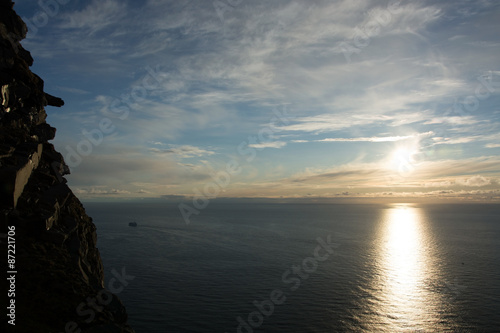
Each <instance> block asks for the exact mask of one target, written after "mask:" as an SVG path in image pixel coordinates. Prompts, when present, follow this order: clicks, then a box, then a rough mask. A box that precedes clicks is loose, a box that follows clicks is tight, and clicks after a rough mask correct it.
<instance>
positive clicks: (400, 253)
mask: <svg viewBox="0 0 500 333" xmlns="http://www.w3.org/2000/svg"><path fill="white" fill-rule="evenodd" d="M85 206H86V207H87V212H88V213H89V215H90V216H92V217H93V218H94V222H95V224H96V225H97V228H98V235H99V240H98V246H99V250H100V251H101V255H102V257H103V261H104V265H105V266H104V267H105V271H106V274H107V277H106V278H107V282H106V284H109V280H110V279H111V278H113V274H112V273H111V271H112V269H115V270H116V271H120V272H121V271H122V269H125V270H126V273H127V274H129V275H133V276H135V278H134V279H133V280H131V281H129V284H128V285H127V286H126V287H125V288H124V289H123V291H122V292H121V293H120V294H119V296H120V298H121V299H122V300H123V302H124V303H125V305H126V307H127V309H128V313H129V322H130V324H131V325H132V326H133V327H134V328H135V329H136V331H137V333H150V332H245V333H246V332H499V329H500V251H499V249H500V205H479V204H474V205H472V204H471V205H463V204H462V205H416V204H394V205H325V204H323V205H313V204H304V205H291V204H248V205H242V204H216V203H213V204H211V205H210V206H209V207H208V208H207V209H205V210H203V211H201V213H200V215H199V216H193V218H192V222H191V224H189V225H186V224H185V223H184V221H183V220H182V216H181V215H180V213H179V210H178V208H177V206H176V205H169V204H165V203H142V204H139V203H87V204H86V205H85ZM134 219H136V221H137V223H138V226H137V227H136V228H134V227H129V226H128V223H129V222H131V221H133V220H134ZM328 236H330V242H329V238H328ZM318 238H319V239H318ZM322 244H323V245H322ZM329 244H330V245H329Z"/></svg>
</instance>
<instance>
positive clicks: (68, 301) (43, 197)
mask: <svg viewBox="0 0 500 333" xmlns="http://www.w3.org/2000/svg"><path fill="white" fill-rule="evenodd" d="M12 7H13V3H12V1H11V0H0V88H1V91H0V199H1V200H0V228H1V230H0V232H1V234H0V236H1V237H0V242H1V247H2V249H5V250H6V249H7V244H6V243H7V242H8V241H7V239H8V238H7V235H6V234H7V232H8V230H11V229H9V228H12V227H15V239H16V243H15V246H16V248H15V250H16V252H15V256H16V258H15V267H14V268H15V270H16V272H17V273H16V275H15V278H16V280H15V289H14V290H15V297H12V299H15V326H11V327H9V329H10V331H15V332H30V333H33V332H74V333H77V332H82V333H85V332H88V333H89V332H129V333H131V332H134V331H133V330H132V329H131V328H130V327H129V325H128V324H127V323H126V321H127V315H126V311H125V309H124V307H123V305H122V303H121V302H120V300H119V299H118V298H117V297H116V296H115V295H113V294H111V293H110V292H109V291H107V290H106V289H104V286H103V284H104V282H103V281H104V274H103V266H102V261H101V257H100V255H99V251H98V249H97V248H96V240H97V236H96V227H95V225H94V224H93V223H92V219H91V218H90V217H88V216H87V214H86V213H85V209H84V208H83V206H82V204H81V203H80V201H79V200H78V199H77V198H76V197H75V195H74V194H73V193H72V192H71V190H70V188H69V187H68V186H67V185H66V180H65V179H64V177H63V176H64V175H65V174H69V168H68V166H67V165H66V164H65V163H64V160H63V157H62V156H61V154H60V153H58V152H57V151H55V149H54V146H53V145H52V144H50V143H49V142H48V141H49V140H52V139H53V138H54V136H55V132H56V130H55V128H53V127H51V126H49V125H48V124H47V123H46V122H45V119H46V117H47V114H46V113H45V110H44V107H45V106H47V105H52V106H62V105H63V104H64V102H63V101H62V100H61V99H60V98H57V97H54V96H51V95H49V94H46V93H44V91H43V81H42V79H40V78H39V77H38V76H37V75H35V74H33V73H32V72H31V70H30V68H29V67H30V66H31V65H32V63H33V58H32V57H31V55H30V53H29V52H28V51H26V50H25V49H23V47H22V46H21V44H20V43H19V42H20V40H22V39H23V38H25V36H26V33H27V28H26V25H25V24H24V22H23V21H22V20H21V18H20V17H19V16H18V15H17V14H16V13H15V12H14V10H13V8H12ZM1 257H2V259H1V260H2V263H5V265H3V268H4V272H7V271H8V270H9V268H8V266H7V261H6V260H7V255H6V251H3V250H2V254H1ZM10 263H11V262H9V264H10ZM10 268H11V270H12V267H10ZM2 285H4V284H2ZM11 289H12V286H11ZM7 290H9V289H8V288H7ZM4 292H7V291H6V290H2V294H3V293H4ZM96 299H97V300H99V301H100V302H99V301H98V302H97V304H96ZM2 300H5V297H4V296H2ZM2 302H3V301H2ZM8 302H12V301H11V299H9V300H8ZM92 303H93V304H92ZM9 305H10V303H8V304H4V303H2V308H3V309H6V307H7V306H9ZM4 311H5V310H4ZM11 312H12V311H11ZM82 313H84V315H82ZM2 315H3V316H4V318H3V319H2V321H4V323H5V318H7V319H9V317H5V314H4V313H3V311H2ZM7 326H10V324H9V325H7ZM3 331H4V330H2V332H3Z"/></svg>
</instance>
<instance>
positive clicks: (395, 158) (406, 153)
mask: <svg viewBox="0 0 500 333" xmlns="http://www.w3.org/2000/svg"><path fill="white" fill-rule="evenodd" d="M416 154H417V149H416V148H415V147H411V146H407V147H398V148H397V149H396V150H395V151H394V152H393V153H392V156H391V158H390V159H389V164H390V165H389V167H390V168H391V169H392V170H394V171H397V172H398V173H400V174H402V175H407V174H409V173H411V172H413V170H415V165H416V163H414V162H415V158H414V156H415V155H416Z"/></svg>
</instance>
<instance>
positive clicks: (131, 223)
mask: <svg viewBox="0 0 500 333" xmlns="http://www.w3.org/2000/svg"><path fill="white" fill-rule="evenodd" d="M128 226H129V227H137V222H130V223H129V224H128Z"/></svg>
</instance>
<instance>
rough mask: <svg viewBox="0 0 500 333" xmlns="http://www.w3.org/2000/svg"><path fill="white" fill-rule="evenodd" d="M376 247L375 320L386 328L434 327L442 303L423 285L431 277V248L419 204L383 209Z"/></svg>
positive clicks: (414, 330)
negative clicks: (378, 300)
mask: <svg viewBox="0 0 500 333" xmlns="http://www.w3.org/2000/svg"><path fill="white" fill-rule="evenodd" d="M379 237H380V238H379V239H380V243H379V250H378V259H377V260H378V263H377V270H378V274H379V279H374V280H373V283H374V284H375V285H374V286H373V289H374V290H379V294H378V295H377V298H378V299H380V300H381V301H380V303H378V304H376V306H377V309H376V310H377V311H375V313H377V314H378V316H379V318H378V319H377V320H375V321H376V322H378V323H379V324H381V325H382V327H384V330H386V331H392V332H424V331H425V332H428V331H433V330H435V329H437V327H436V325H438V326H439V323H437V322H436V320H435V318H436V311H438V308H439V307H440V306H441V305H442V302H441V300H440V297H439V295H438V294H437V293H435V292H432V291H430V290H429V288H427V286H426V284H427V283H428V281H432V280H435V279H436V278H437V276H435V274H436V271H435V270H434V268H433V260H434V259H433V255H432V254H433V253H434V249H433V246H432V242H430V241H429V239H430V237H429V235H428V234H427V229H426V225H425V217H424V215H423V213H422V212H421V209H420V208H417V207H414V206H412V205H408V204H398V205H394V206H391V207H390V208H389V209H386V210H385V212H384V215H383V216H382V219H381V224H380V227H379Z"/></svg>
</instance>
